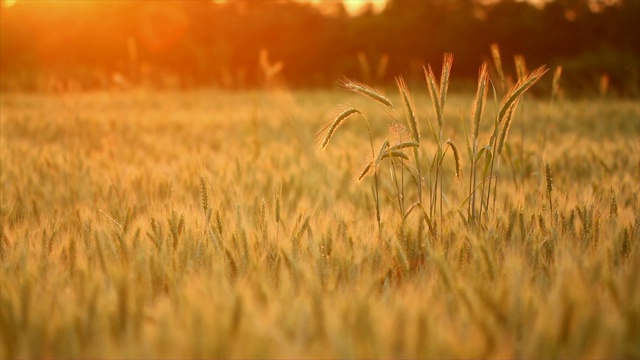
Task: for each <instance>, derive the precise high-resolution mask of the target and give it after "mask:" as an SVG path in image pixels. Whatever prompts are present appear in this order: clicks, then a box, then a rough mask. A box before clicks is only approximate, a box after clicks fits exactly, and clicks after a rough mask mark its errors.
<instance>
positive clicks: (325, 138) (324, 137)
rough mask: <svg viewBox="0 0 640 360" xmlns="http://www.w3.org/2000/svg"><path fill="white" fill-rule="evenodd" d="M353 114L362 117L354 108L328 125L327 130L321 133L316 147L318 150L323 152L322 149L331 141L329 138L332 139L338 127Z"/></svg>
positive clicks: (341, 114) (347, 110)
mask: <svg viewBox="0 0 640 360" xmlns="http://www.w3.org/2000/svg"><path fill="white" fill-rule="evenodd" d="M353 114H361V115H362V113H361V112H360V110H358V109H356V108H348V109H346V110H345V111H343V112H341V113H340V114H339V115H338V117H336V118H335V120H333V121H332V122H331V123H330V124H329V126H327V130H326V131H323V132H322V133H321V138H320V141H319V145H318V148H319V149H320V150H323V149H324V148H326V147H327V145H328V144H329V140H331V138H332V137H333V134H335V132H336V130H337V129H338V127H340V125H342V123H344V121H345V120H347V118H349V117H350V116H351V115H353Z"/></svg>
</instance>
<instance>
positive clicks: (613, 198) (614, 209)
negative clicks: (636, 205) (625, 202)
mask: <svg viewBox="0 0 640 360" xmlns="http://www.w3.org/2000/svg"><path fill="white" fill-rule="evenodd" d="M610 192H611V209H610V214H609V215H610V216H611V217H614V216H616V215H618V199H617V198H616V192H615V191H614V190H613V186H612V187H611V190H610Z"/></svg>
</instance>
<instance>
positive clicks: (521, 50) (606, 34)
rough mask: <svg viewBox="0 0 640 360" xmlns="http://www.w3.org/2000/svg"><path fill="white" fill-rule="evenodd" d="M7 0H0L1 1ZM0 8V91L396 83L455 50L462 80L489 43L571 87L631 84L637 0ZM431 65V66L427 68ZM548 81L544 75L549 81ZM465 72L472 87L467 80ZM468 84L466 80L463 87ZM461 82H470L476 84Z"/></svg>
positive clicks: (637, 60)
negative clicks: (354, 11) (556, 72)
mask: <svg viewBox="0 0 640 360" xmlns="http://www.w3.org/2000/svg"><path fill="white" fill-rule="evenodd" d="M5 1H6V0H5ZM8 4H9V3H8V2H5V4H4V6H0V75H1V77H0V89H2V90H3V91H10V90H22V91H41V90H48V89H52V88H56V87H66V88H77V89H95V88H111V87H129V86H150V87H159V88H178V89H188V88H194V87H202V86H216V87H222V88H230V89H246V88H255V87H260V86H264V85H265V84H266V83H269V82H273V81H274V80H275V79H280V80H279V81H281V82H282V81H284V80H286V84H287V85H288V86H289V87H292V88H309V87H326V86H334V85H335V82H336V80H337V79H339V78H340V77H341V76H349V77H352V78H355V79H358V80H362V81H367V82H373V83H375V84H376V85H378V86H381V85H384V84H391V83H392V82H393V80H394V79H393V78H394V76H395V75H399V74H402V75H404V76H405V77H408V78H410V79H412V80H414V81H416V80H420V81H421V80H422V79H423V74H422V66H423V64H426V63H432V64H439V63H441V57H442V54H443V53H444V52H452V53H453V54H454V55H455V58H456V59H455V64H454V70H453V71H454V74H455V76H454V79H457V80H458V81H459V84H458V86H459V88H461V87H463V86H469V84H472V83H473V81H475V78H476V77H477V71H478V66H479V65H480V63H481V62H482V61H483V60H488V59H490V56H491V55H490V50H489V49H490V44H492V43H497V44H499V45H500V49H501V52H502V55H503V59H505V60H503V61H505V66H507V69H509V71H510V72H511V73H512V74H513V77H515V69H513V65H512V62H511V61H507V60H509V59H510V58H511V57H512V56H513V55H516V54H518V55H523V56H524V57H525V59H526V61H527V65H528V66H529V68H530V69H532V68H534V67H536V66H539V65H542V64H547V65H548V66H550V67H554V66H557V65H562V66H563V68H564V71H563V86H564V88H565V90H566V92H567V93H569V94H580V95H582V94H584V93H594V94H595V93H597V92H598V91H599V89H601V88H602V86H603V83H605V85H606V86H607V88H608V89H609V90H610V92H612V93H615V94H618V95H622V96H632V97H635V96H638V95H639V94H640V90H639V89H640V1H638V0H626V1H625V0H619V1H616V0H613V1H611V0H601V1H599V0H595V1H590V0H555V1H550V2H547V3H544V6H541V5H540V3H538V4H537V5H536V4H532V3H529V2H526V1H506V0H502V1H499V0H492V1H487V0H484V1H472V0H469V1H466V0H460V1H458V0H448V1H447V0H428V1H422V0H420V1H415V0H389V1H388V3H387V5H386V6H385V7H384V9H383V10H382V11H374V7H373V6H370V7H369V8H368V9H364V11H362V12H361V13H360V14H359V15H357V16H354V15H351V14H349V13H348V12H347V11H346V10H345V7H344V5H343V3H342V2H337V1H325V2H320V4H311V3H308V2H300V1H286V0H285V1H251V0H226V1H209V0H206V1H154V0H147V1H124V0H123V1H111V0H108V1H107V0H104V1H103V0H95V1H30V0H18V1H14V2H13V3H12V4H10V6H8ZM436 71H437V70H436ZM547 81H550V80H549V79H547ZM465 82H466V83H467V85H465ZM471 86H472V85H471ZM471 86H470V87H471Z"/></svg>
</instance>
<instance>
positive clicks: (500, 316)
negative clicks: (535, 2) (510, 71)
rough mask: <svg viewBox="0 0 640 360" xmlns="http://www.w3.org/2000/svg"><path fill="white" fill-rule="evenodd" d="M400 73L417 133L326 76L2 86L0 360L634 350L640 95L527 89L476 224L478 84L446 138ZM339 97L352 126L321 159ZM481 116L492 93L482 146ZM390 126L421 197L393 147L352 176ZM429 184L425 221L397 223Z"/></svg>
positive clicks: (639, 325)
mask: <svg viewBox="0 0 640 360" xmlns="http://www.w3.org/2000/svg"><path fill="white" fill-rule="evenodd" d="M403 86H405V87H406V89H407V92H408V91H409V90H408V89H410V98H409V96H407V98H406V101H407V102H408V103H412V104H413V106H414V107H415V108H414V111H415V114H413V116H415V119H416V122H417V124H418V125H419V129H417V128H416V129H415V130H416V131H417V132H419V133H417V134H416V133H415V132H414V131H413V130H414V129H413V128H409V127H407V126H404V118H402V116H404V115H402V114H403V107H402V104H403V103H404V102H405V99H403V97H402V96H403V95H402V94H401V93H399V92H398V91H397V89H394V88H388V89H383V90H380V91H381V92H383V93H384V95H385V96H386V97H388V99H389V101H391V102H393V104H397V105H396V107H395V108H394V109H387V108H386V107H385V106H384V105H381V104H379V103H376V102H375V101H371V99H367V98H365V97H362V96H358V94H353V93H351V92H348V91H344V90H340V89H332V90H317V91H302V90H301V91H292V92H287V91H273V90H271V91H266V90H265V91H258V90H256V91H238V92H223V91H217V90H201V91H190V92H169V91H165V92H154V91H144V90H131V91H125V92H118V91H104V92H88V93H73V92H65V93H58V94H48V95H43V94H40V95H29V94H2V96H1V98H0V109H1V112H0V130H1V131H0V170H1V172H0V191H1V194H0V221H1V231H2V233H1V239H0V289H1V291H0V357H1V358H5V359H13V358H640V340H639V339H640V287H639V286H638V284H639V283H640V199H639V197H640V185H639V183H640V106H639V105H638V102H637V101H635V100H622V99H613V98H607V97H602V98H589V99H557V100H555V101H550V100H549V96H548V95H544V91H542V93H543V94H542V95H537V96H535V97H534V96H526V97H523V98H522V99H520V101H519V107H518V108H517V110H516V112H515V116H514V118H513V123H512V124H511V127H510V129H508V130H509V137H508V139H507V140H506V142H505V148H504V151H503V152H502V156H501V157H500V162H501V164H500V165H499V167H496V168H495V170H494V171H495V173H493V175H491V176H492V179H495V180H494V181H495V183H494V185H497V186H495V187H494V192H493V193H491V194H490V197H489V198H490V199H492V200H491V203H489V204H487V205H486V206H487V207H486V210H487V211H486V215H484V218H482V221H481V222H476V223H473V224H471V223H469V221H468V220H469V218H468V209H469V203H470V201H471V199H470V197H469V194H470V193H469V187H470V184H471V182H470V180H472V179H470V177H471V176H472V175H473V174H472V172H473V171H472V170H471V166H472V164H471V160H470V159H472V158H473V154H471V155H472V157H469V152H468V151H467V139H469V138H470V137H471V135H470V134H469V133H470V132H471V126H469V124H470V121H471V112H472V105H473V104H474V95H475V94H465V93H456V92H452V93H451V94H450V95H449V96H448V98H447V99H446V106H445V107H444V111H443V113H442V117H443V121H442V123H441V134H442V136H441V137H440V138H441V140H442V146H440V147H439V146H438V144H437V143H436V142H435V141H433V139H432V136H431V133H430V129H429V125H428V123H429V121H431V122H432V123H433V124H434V125H436V124H439V122H440V121H439V119H437V116H436V115H435V114H434V109H433V105H432V103H431V100H430V95H429V91H428V90H429V88H428V87H427V85H426V84H425V83H424V82H416V83H415V84H413V83H411V84H409V85H406V84H404V85H403ZM401 89H402V87H401ZM340 104H344V106H346V107H350V106H352V107H354V108H357V109H358V110H359V111H361V112H362V113H366V115H367V122H365V121H363V120H362V119H361V118H357V117H353V116H351V117H349V118H348V119H346V120H345V121H344V123H342V124H340V128H339V129H337V131H336V132H335V134H333V135H332V137H331V139H330V143H329V144H328V146H326V147H325V148H324V149H323V150H322V151H318V148H317V146H316V143H317V136H318V135H317V134H316V133H317V132H318V129H323V127H322V125H323V124H325V123H327V121H329V122H331V121H332V120H333V119H335V116H337V115H338V114H340V111H341V110H340V108H338V105H340ZM337 108H338V110H336V109H337ZM344 108H345V107H343V108H341V109H343V110H344ZM497 112H498V103H497V102H496V101H494V99H493V97H492V96H491V94H490V95H489V97H488V99H487V101H486V105H485V108H484V114H485V115H484V118H483V119H482V122H480V123H479V124H478V129H477V131H478V142H479V143H480V144H481V146H484V145H482V144H484V143H488V142H489V138H490V136H491V121H489V120H487V119H490V118H492V117H495V115H496V113H497ZM355 115H358V114H355ZM400 123H402V124H403V125H402V126H401V125H399V124H400ZM367 124H369V129H368V128H367ZM403 131H404V132H406V133H407V134H409V135H407V136H415V137H419V138H420V142H421V145H420V148H416V147H414V149H416V152H415V153H416V154H418V155H415V156H416V157H415V158H416V159H422V160H421V161H422V163H420V162H418V166H419V167H421V169H422V170H420V171H421V177H422V178H423V179H424V180H423V181H424V184H423V186H422V188H421V189H422V190H417V189H416V187H415V186H412V180H411V179H410V177H411V176H412V175H411V174H412V173H409V172H405V171H404V170H400V169H401V166H400V165H399V164H398V162H397V161H396V162H395V163H393V162H384V163H381V165H380V167H379V168H377V169H373V170H372V171H371V173H370V174H368V176H363V177H362V179H361V180H359V181H358V179H357V178H358V177H359V173H360V171H362V167H363V166H364V165H366V164H367V163H369V161H370V160H371V155H372V149H374V148H375V150H377V149H379V148H381V147H380V146H381V145H383V146H382V149H384V148H385V146H384V144H383V141H384V140H385V139H391V138H393V137H394V136H395V137H398V134H402V133H403ZM412 134H413V135H412ZM466 134H469V135H466ZM319 136H320V137H321V136H322V133H320V134H319ZM320 139H322V138H320ZM445 139H451V142H452V143H455V144H456V145H457V148H458V149H459V156H458V157H459V170H460V173H459V176H458V177H456V165H455V161H454V159H453V157H452V156H451V150H448V149H450V148H449V147H445V146H446V144H445V142H444V140H445ZM390 141H392V140H390ZM481 146H480V147H481ZM480 147H478V149H480ZM386 149H390V145H387V146H386ZM405 150H406V151H405ZM397 151H405V152H406V158H407V159H408V160H404V157H402V161H406V162H407V163H409V162H412V161H413V160H412V159H413V156H414V153H413V149H402V150H397ZM438 151H441V153H444V152H445V151H447V152H446V153H445V154H444V158H443V161H442V163H441V165H440V166H438V171H439V174H437V175H436V176H435V177H431V179H430V175H431V174H432V170H433V166H431V167H430V165H429V162H428V161H426V160H428V159H429V157H430V156H431V154H434V153H437V152H438ZM487 152H488V151H487ZM380 153H382V151H380ZM389 153H391V150H389ZM398 154H399V156H400V153H399V152H398ZM402 156H405V155H402ZM389 157H390V159H393V158H394V157H393V156H392V155H389ZM398 159H400V158H399V157H398ZM425 159H426V160H425ZM387 160H388V159H387ZM483 162H484V160H481V161H480V162H479V164H480V165H478V168H479V169H481V168H482V167H483V166H484V164H483ZM413 164H414V165H415V162H413ZM475 175H476V176H477V179H476V181H477V185H476V186H480V184H482V183H483V177H482V172H480V173H478V172H477V171H476V174H475ZM434 179H439V180H438V182H437V183H436V184H435V187H433V182H432V181H433V180H434ZM488 180H489V179H487V178H486V177H485V178H484V183H487V181H488ZM430 181H431V182H430ZM427 183H429V184H431V185H429V186H432V188H433V189H435V190H437V191H438V193H437V194H435V195H433V196H435V199H436V202H435V203H434V205H433V214H436V217H433V216H432V219H431V220H432V222H431V223H427V222H425V221H423V220H422V218H421V217H420V216H418V215H417V214H418V212H417V211H415V212H413V213H411V214H409V216H407V217H406V218H404V217H403V216H402V215H403V213H405V212H406V211H407V208H408V207H409V206H410V205H411V201H410V199H409V198H415V197H417V196H418V195H419V194H417V192H418V191H420V192H424V194H420V196H422V197H424V198H425V199H426V198H429V197H430V196H432V195H431V194H430V193H429V192H428V191H427V189H429V187H428V186H427ZM491 186H492V185H491V183H489V185H488V188H489V190H490V191H491ZM400 188H402V191H401V192H400V191H399V189H400ZM478 189H480V187H478ZM483 189H484V188H483ZM483 191H485V190H483ZM400 193H401V194H402V195H403V199H400V200H399V199H398V196H397V195H398V194H400ZM376 194H377V195H376ZM404 197H406V199H404ZM494 199H495V200H494ZM405 200H406V203H405ZM476 200H477V201H478V204H477V207H478V209H481V208H482V206H483V204H482V203H481V202H480V199H479V198H478V199H476ZM425 204H426V200H425ZM401 206H402V207H404V208H403V209H402V210H403V211H400V210H399V207H401ZM376 209H378V210H376ZM488 210H491V211H490V212H489V211H488ZM425 214H426V212H425ZM399 215H400V216H399ZM377 217H379V220H377ZM432 227H433V228H432Z"/></svg>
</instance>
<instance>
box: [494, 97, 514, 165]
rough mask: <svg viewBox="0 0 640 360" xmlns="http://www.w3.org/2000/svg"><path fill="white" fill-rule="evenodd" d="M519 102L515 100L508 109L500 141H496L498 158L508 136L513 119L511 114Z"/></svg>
mask: <svg viewBox="0 0 640 360" xmlns="http://www.w3.org/2000/svg"><path fill="white" fill-rule="evenodd" d="M518 102H519V100H516V101H515V102H514V103H513V104H512V105H511V108H510V109H509V112H508V113H507V114H506V118H505V121H504V124H503V125H502V131H501V132H500V139H499V140H498V149H497V150H498V156H500V154H502V148H503V147H504V144H505V142H506V141H507V137H508V136H509V130H510V129H511V121H512V119H513V113H514V112H515V109H516V107H518Z"/></svg>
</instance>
